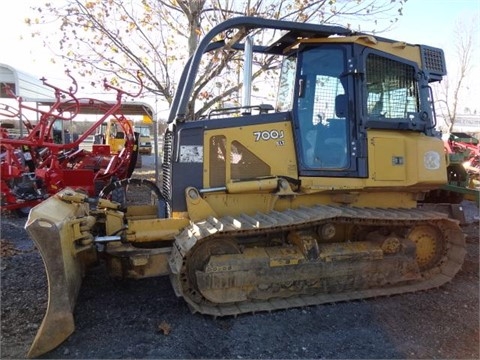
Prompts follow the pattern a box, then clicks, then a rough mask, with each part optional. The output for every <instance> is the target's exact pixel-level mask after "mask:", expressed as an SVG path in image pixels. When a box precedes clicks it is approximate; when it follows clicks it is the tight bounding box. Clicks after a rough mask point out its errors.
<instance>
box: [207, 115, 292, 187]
mask: <svg viewBox="0 0 480 360" xmlns="http://www.w3.org/2000/svg"><path fill="white" fill-rule="evenodd" d="M212 137H217V138H218V137H220V138H221V139H222V141H223V139H224V142H225V144H224V148H225V149H226V150H225V154H222V153H221V151H219V150H217V149H215V148H211V147H212V144H211V139H212ZM204 144H205V154H209V155H206V156H205V157H204V173H203V183H204V184H205V187H206V188H208V187H211V186H220V184H211V183H210V181H211V179H212V178H218V176H211V172H212V173H213V172H215V171H219V170H220V171H224V172H225V178H224V179H225V183H228V182H229V181H230V180H231V179H236V173H235V172H234V171H233V170H232V169H235V164H238V163H240V162H242V161H245V159H247V156H246V154H245V153H246V152H251V153H252V154H254V155H255V156H256V157H258V158H259V159H260V160H261V161H262V163H264V164H266V165H268V167H269V168H270V171H269V172H270V173H269V174H267V173H265V174H262V176H278V175H283V176H290V177H292V178H297V177H298V171H297V161H296V152H295V144H294V140H293V132H292V128H291V124H290V122H287V121H285V122H277V123H271V124H259V125H247V126H241V127H233V128H227V129H218V130H207V131H205V140H204ZM239 144H240V145H241V146H239ZM222 146H223V145H222ZM239 148H240V149H241V150H238V149H239ZM217 153H219V155H218V157H216V156H217ZM212 156H213V157H215V159H216V160H215V161H216V163H214V164H211V162H212V160H211V159H212ZM219 158H221V162H222V163H220V160H219ZM232 163H233V164H234V165H233V166H232ZM222 185H224V184H222Z"/></svg>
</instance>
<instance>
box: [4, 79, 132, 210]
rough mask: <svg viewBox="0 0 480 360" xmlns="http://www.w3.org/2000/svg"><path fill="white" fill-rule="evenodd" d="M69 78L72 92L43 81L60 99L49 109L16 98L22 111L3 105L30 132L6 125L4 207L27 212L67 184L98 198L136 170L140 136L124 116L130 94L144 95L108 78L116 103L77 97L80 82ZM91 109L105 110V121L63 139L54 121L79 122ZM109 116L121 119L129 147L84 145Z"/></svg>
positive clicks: (100, 111) (97, 111) (102, 113)
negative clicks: (13, 132) (14, 132)
mask: <svg viewBox="0 0 480 360" xmlns="http://www.w3.org/2000/svg"><path fill="white" fill-rule="evenodd" d="M68 76H69V77H70V78H71V79H72V81H73V86H72V87H70V88H69V89H68V90H63V89H61V88H59V87H56V86H53V85H51V84H49V83H48V82H47V81H46V80H45V79H42V81H43V83H44V85H45V86H48V87H50V88H52V89H54V91H55V101H54V102H53V103H52V105H51V106H49V107H48V110H42V109H40V108H39V107H38V106H37V107H33V106H31V105H27V104H26V103H24V102H23V101H22V98H21V97H16V96H15V99H16V100H17V102H18V110H17V111H15V110H13V108H11V107H8V106H3V107H0V115H3V116H6V117H9V118H12V119H18V120H19V121H22V122H23V124H24V126H25V127H26V128H27V131H28V134H27V135H26V136H24V137H20V138H18V139H15V138H12V137H11V136H9V133H8V130H7V129H4V128H2V131H1V132H0V147H1V154H0V170H1V182H0V189H1V208H2V210H19V212H22V211H23V210H26V209H29V208H30V207H32V206H34V205H36V204H38V203H39V202H41V201H43V200H44V199H46V198H47V197H49V196H50V195H53V194H55V193H56V192H58V191H59V190H61V189H63V188H65V187H69V188H73V189H81V190H83V191H84V192H86V193H88V194H89V195H91V196H95V195H97V194H98V193H99V192H100V191H101V190H102V189H103V188H104V187H105V186H106V185H108V184H109V183H110V182H112V181H117V180H122V179H125V178H128V177H130V176H131V174H132V172H133V170H134V168H135V164H136V160H137V156H138V146H137V141H138V140H137V138H136V135H135V133H134V130H133V127H132V125H131V123H132V122H131V121H129V120H127V119H126V117H125V116H124V115H123V114H122V112H121V107H122V97H123V96H124V95H128V96H133V97H135V96H138V94H136V95H132V94H128V93H127V92H125V91H124V90H122V89H119V88H117V87H114V86H112V85H110V84H108V83H107V82H106V81H105V82H104V86H105V89H111V90H115V91H116V92H117V96H116V101H115V102H114V103H107V102H105V101H100V100H97V99H91V98H77V97H76V96H75V94H76V92H77V89H78V87H77V83H76V81H75V79H73V77H71V76H70V75H68ZM12 95H13V94H12ZM13 96H14V95H13ZM65 99H67V100H65ZM86 107H88V109H90V111H91V109H96V113H98V114H101V117H100V119H98V120H97V121H96V122H95V123H93V125H92V126H91V127H90V128H89V129H88V130H87V131H85V132H84V133H83V134H81V135H80V136H79V137H78V138H77V139H76V140H75V141H71V142H68V143H67V142H65V141H62V139H61V136H58V135H60V134H59V132H58V130H55V128H54V124H56V123H58V122H65V121H71V120H74V119H75V118H76V117H77V116H78V115H79V114H81V113H83V111H82V110H83V108H86ZM25 112H33V113H34V114H37V116H38V117H39V120H38V121H37V123H36V124H35V125H33V124H32V123H31V122H30V121H28V120H26V119H25V117H24V116H22V114H24V113H25ZM107 119H110V120H111V119H115V121H116V123H117V124H119V126H120V127H121V130H122V131H123V133H124V139H125V145H124V147H123V149H122V150H121V151H120V152H118V153H113V152H111V150H110V146H109V145H104V144H94V145H93V146H92V151H87V150H85V149H81V148H80V147H79V145H80V144H81V143H82V142H83V141H84V140H85V139H86V138H87V137H89V136H91V135H93V134H94V133H95V130H96V129H97V128H98V127H99V126H100V125H101V124H102V123H104V122H105V121H106V120H107Z"/></svg>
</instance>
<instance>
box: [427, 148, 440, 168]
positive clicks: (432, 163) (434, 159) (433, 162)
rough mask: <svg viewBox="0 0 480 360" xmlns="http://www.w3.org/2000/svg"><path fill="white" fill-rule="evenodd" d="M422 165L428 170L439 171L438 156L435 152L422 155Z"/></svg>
mask: <svg viewBox="0 0 480 360" xmlns="http://www.w3.org/2000/svg"><path fill="white" fill-rule="evenodd" d="M423 164H424V166H425V168H426V169H428V170H437V169H440V154H439V153H438V152H436V151H427V152H426V153H425V155H423Z"/></svg>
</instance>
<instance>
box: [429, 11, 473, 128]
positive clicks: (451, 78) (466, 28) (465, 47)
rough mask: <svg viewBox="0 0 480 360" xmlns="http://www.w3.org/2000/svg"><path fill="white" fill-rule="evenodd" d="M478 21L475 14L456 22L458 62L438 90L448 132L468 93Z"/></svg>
mask: <svg viewBox="0 0 480 360" xmlns="http://www.w3.org/2000/svg"><path fill="white" fill-rule="evenodd" d="M478 20H479V15H478V14H475V15H473V16H472V17H471V18H469V19H465V18H461V19H460V18H459V19H457V21H456V22H455V28H454V45H455V59H456V62H455V63H454V64H452V66H449V72H451V74H450V75H447V76H446V77H445V79H444V80H443V81H442V84H441V86H439V87H438V88H437V102H438V103H440V105H441V106H440V109H441V114H442V116H443V118H444V119H445V122H446V125H447V128H448V132H449V133H450V132H452V129H453V127H454V125H455V122H456V120H457V115H458V111H459V106H460V105H461V101H462V96H463V95H465V93H466V91H468V76H469V74H470V72H471V70H472V67H473V62H472V61H473V59H474V55H475V52H476V51H477V46H478V30H479V27H478Z"/></svg>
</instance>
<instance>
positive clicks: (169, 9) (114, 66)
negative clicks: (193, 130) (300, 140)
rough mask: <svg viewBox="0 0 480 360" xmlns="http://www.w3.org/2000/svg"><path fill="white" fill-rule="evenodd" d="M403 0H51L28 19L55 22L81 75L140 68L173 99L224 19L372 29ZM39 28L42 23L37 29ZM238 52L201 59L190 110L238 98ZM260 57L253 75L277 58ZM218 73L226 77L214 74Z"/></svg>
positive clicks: (119, 76) (127, 73)
mask: <svg viewBox="0 0 480 360" xmlns="http://www.w3.org/2000/svg"><path fill="white" fill-rule="evenodd" d="M405 1H406V0H401V1H398V0H397V1H395V0H381V1H379V0H320V1H318V0H316V1H315V0H279V1H270V0H243V1H232V0H141V1H131V0H108V1H106V0H89V1H88V0H87V1H85V0H83V1H82V0H66V2H65V5H64V6H61V7H60V6H54V3H52V2H50V3H45V4H44V5H42V6H36V7H35V9H36V11H37V13H38V18H28V19H27V22H28V23H30V24H32V25H35V24H42V23H46V22H51V21H57V22H58V23H59V29H60V32H59V34H57V35H58V36H57V37H55V36H49V38H48V39H45V40H44V42H45V46H46V47H49V48H50V49H56V50H55V51H53V52H54V54H56V57H60V58H61V59H62V61H63V63H64V64H68V65H67V66H68V67H72V66H73V67H74V69H75V70H76V71H77V72H78V73H79V74H80V75H82V76H85V77H91V76H93V75H94V74H99V73H100V74H103V77H105V75H107V76H109V77H110V80H111V81H122V82H124V83H125V82H130V83H132V84H135V83H136V81H137V80H136V78H135V76H134V74H136V73H137V71H138V70H140V71H141V72H142V73H143V76H144V84H145V89H146V90H147V91H148V92H149V93H152V94H155V95H157V96H159V97H160V98H162V99H164V100H165V101H166V102H167V103H169V104H170V103H171V101H172V100H173V95H174V89H175V88H176V85H177V84H176V81H177V80H176V79H177V78H178V77H179V72H180V70H181V68H182V67H183V64H185V62H186V61H187V59H188V57H189V56H191V55H192V53H193V52H194V50H195V48H196V46H197V44H198V42H199V40H200V38H201V36H202V35H203V34H204V33H205V32H206V31H208V30H209V29H211V28H212V27H213V26H215V25H216V24H218V23H220V22H222V21H224V20H226V19H229V18H231V17H234V16H242V15H249V16H258V17H264V18H275V19H284V20H291V21H302V22H316V23H336V24H339V23H342V24H343V25H344V26H349V27H353V26H356V25H355V22H356V19H362V20H364V21H367V20H371V24H373V26H374V28H373V29H368V30H370V31H382V30H384V29H385V28H386V27H389V25H391V24H392V23H394V22H396V20H397V17H398V16H401V14H402V9H403V4H404V2H405ZM380 20H383V21H380ZM382 27H383V28H382ZM37 28H38V29H41V27H36V28H35V29H37ZM40 34H41V30H39V31H38V32H36V33H34V35H40ZM270 35H271V36H272V37H273V36H275V34H270ZM263 40H267V39H263ZM255 41H256V42H259V41H260V40H259V39H255ZM57 44H58V45H57ZM235 56H236V55H235V53H234V52H229V51H225V50H221V51H217V52H214V53H213V54H212V55H211V57H210V59H209V61H206V62H205V63H204V64H203V67H202V70H201V72H200V73H199V76H198V78H197V80H196V84H195V88H194V92H193V96H192V99H195V100H196V102H198V101H200V102H202V103H203V105H202V106H201V107H200V109H198V110H196V111H195V114H193V110H192V114H191V116H193V117H198V116H200V115H201V114H202V113H203V112H204V111H205V110H206V109H208V108H209V107H211V106H212V105H214V104H216V103H218V102H219V100H222V101H234V100H235V99H236V97H237V93H238V91H239V89H240V88H241V86H242V84H241V83H240V82H239V81H237V80H238V71H239V68H240V67H241V62H242V60H241V59H240V58H235ZM255 62H256V64H255V65H256V67H255V71H254V74H253V77H254V78H258V77H259V76H261V75H262V74H265V73H268V72H272V71H273V70H274V69H275V67H276V65H277V64H275V63H274V60H273V58H272V57H268V56H263V57H255ZM232 64H234V66H232ZM235 64H236V65H235ZM219 77H221V81H212V80H214V79H215V78H219ZM92 84H94V82H92ZM192 103H193V102H192ZM192 109H193V107H192Z"/></svg>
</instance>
